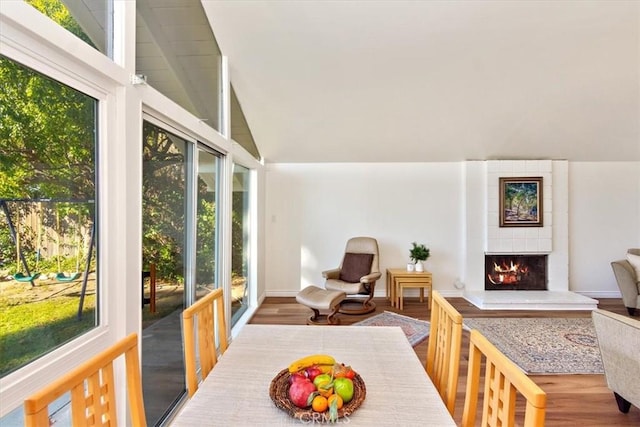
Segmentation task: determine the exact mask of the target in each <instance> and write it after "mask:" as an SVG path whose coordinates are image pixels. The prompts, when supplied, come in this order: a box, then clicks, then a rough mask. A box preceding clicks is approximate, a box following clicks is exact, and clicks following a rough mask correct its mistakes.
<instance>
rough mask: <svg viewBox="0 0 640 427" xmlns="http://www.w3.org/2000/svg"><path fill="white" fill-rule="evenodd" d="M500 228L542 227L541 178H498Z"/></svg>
mask: <svg viewBox="0 0 640 427" xmlns="http://www.w3.org/2000/svg"><path fill="white" fill-rule="evenodd" d="M499 191H500V227H542V214H543V210H542V177H541V176H539V177H527V178H522V177H517V178H500V186H499Z"/></svg>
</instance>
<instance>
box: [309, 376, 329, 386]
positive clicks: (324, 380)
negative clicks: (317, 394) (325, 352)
mask: <svg viewBox="0 0 640 427" xmlns="http://www.w3.org/2000/svg"><path fill="white" fill-rule="evenodd" d="M330 382H331V375H329V374H320V375H316V377H315V378H314V379H313V385H315V386H316V387H317V388H320V387H319V386H320V385H321V384H322V385H326V384H329V383H330Z"/></svg>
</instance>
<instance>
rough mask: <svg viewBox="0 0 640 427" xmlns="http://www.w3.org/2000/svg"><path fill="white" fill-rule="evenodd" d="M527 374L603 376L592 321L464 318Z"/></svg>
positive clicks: (471, 327)
mask: <svg viewBox="0 0 640 427" xmlns="http://www.w3.org/2000/svg"><path fill="white" fill-rule="evenodd" d="M464 325H465V327H466V328H469V329H478V330H479V331H480V333H482V335H484V336H485V337H486V338H487V339H488V340H489V341H490V342H491V343H493V345H495V346H496V347H497V348H498V349H499V350H500V351H502V352H503V353H504V354H505V355H506V356H507V357H508V358H509V359H511V360H512V361H513V362H514V363H515V364H516V365H518V366H519V367H520V369H522V370H523V371H524V372H526V373H527V374H601V373H603V372H604V368H603V366H602V359H601V358H600V349H599V347H598V339H597V337H596V331H595V328H594V326H593V322H592V320H591V318H486V319H485V318H467V319H464Z"/></svg>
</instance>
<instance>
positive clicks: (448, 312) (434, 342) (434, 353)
mask: <svg viewBox="0 0 640 427" xmlns="http://www.w3.org/2000/svg"><path fill="white" fill-rule="evenodd" d="M432 300H433V302H432V304H431V330H430V332H429V344H428V347H427V360H426V364H425V367H426V369H427V374H428V375H429V378H431V381H433V383H434V384H435V386H436V389H438V392H439V393H440V397H441V398H442V400H443V401H444V403H445V405H446V406H447V409H448V410H449V413H451V415H453V412H454V409H455V402H456V393H457V391H458V374H459V368H460V349H461V343H462V315H461V314H460V313H459V312H458V311H457V310H456V309H455V308H454V307H453V306H452V305H451V304H450V303H449V302H448V301H447V300H446V299H445V298H444V297H443V296H442V295H440V293H439V292H438V291H433V292H432Z"/></svg>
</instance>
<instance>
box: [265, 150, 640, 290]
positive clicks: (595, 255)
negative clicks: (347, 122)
mask: <svg viewBox="0 0 640 427" xmlns="http://www.w3.org/2000/svg"><path fill="white" fill-rule="evenodd" d="M482 163H483V162H464V163H358V164H353V163H339V164H337V163H322V164H268V165H267V166H266V177H265V187H266V188H265V190H266V194H265V198H266V200H265V242H266V248H265V281H266V283H265V290H266V295H268V296H293V295H295V294H296V292H297V291H298V290H300V289H301V288H303V287H305V286H307V285H309V284H319V285H321V284H322V283H323V279H322V274H321V273H322V271H323V270H326V269H330V268H334V267H336V266H337V265H338V263H339V262H340V259H341V256H342V253H343V251H344V245H345V243H346V240H347V239H348V238H349V237H352V236H357V235H368V236H372V237H375V238H376V239H378V244H379V245H380V267H381V269H382V271H384V270H385V269H386V268H388V267H403V266H404V265H405V264H406V262H407V260H408V252H409V247H410V245H411V242H412V241H418V242H422V243H425V244H426V245H427V246H428V247H429V248H430V249H431V257H430V258H429V260H428V261H427V263H426V267H427V269H428V270H429V271H431V272H432V273H433V279H434V289H438V290H441V291H443V293H444V294H445V295H456V294H459V291H458V290H457V289H456V288H455V287H454V282H455V280H456V278H460V279H461V280H462V281H463V282H465V283H467V282H469V281H476V280H482V277H477V278H476V277H470V276H469V275H468V273H467V271H468V270H469V271H471V270H475V269H474V268H473V264H474V262H473V260H471V259H470V258H475V257H469V256H468V254H470V253H473V252H474V251H475V250H476V249H475V248H476V246H479V247H480V250H481V251H484V247H483V246H482V243H481V242H482V241H483V238H484V231H483V230H478V229H476V227H484V225H485V224H486V219H485V218H482V217H481V215H480V217H478V218H476V219H474V218H471V219H469V218H468V215H472V214H474V212H477V211H476V210H475V208H472V207H470V206H468V205H469V204H470V201H473V200H476V199H477V202H478V203H480V204H482V203H486V202H483V198H484V191H485V190H483V189H485V188H486V183H485V182H483V181H482V179H478V178H477V177H478V176H479V175H480V174H479V172H481V171H482V169H483V166H482ZM474 171H475V172H474ZM568 187H569V220H568V222H569V245H568V246H569V290H572V291H575V292H580V293H584V294H586V295H590V296H596V297H597V296H600V297H607V296H609V297H614V296H618V295H619V292H618V290H617V286H616V284H615V279H614V277H613V274H612V273H611V267H610V265H609V263H610V262H611V260H613V259H617V258H621V257H623V256H624V253H625V252H626V249H627V248H628V247H640V163H638V162H611V163H609V162H599V163H569V182H568ZM474 203H475V202H474ZM484 212H486V209H485V210H484ZM468 258H469V259H468ZM483 263H484V259H483V258H482V259H481V260H480V261H479V262H478V265H483ZM469 266H471V268H470V267H469ZM384 289H385V282H384V275H383V277H382V279H381V280H380V281H379V282H378V284H377V286H376V295H378V296H382V295H384Z"/></svg>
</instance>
